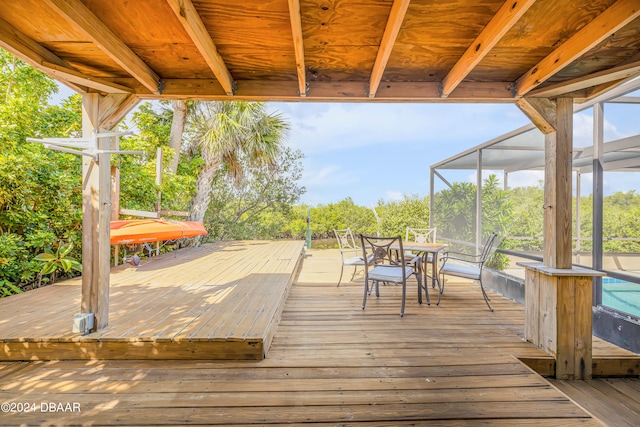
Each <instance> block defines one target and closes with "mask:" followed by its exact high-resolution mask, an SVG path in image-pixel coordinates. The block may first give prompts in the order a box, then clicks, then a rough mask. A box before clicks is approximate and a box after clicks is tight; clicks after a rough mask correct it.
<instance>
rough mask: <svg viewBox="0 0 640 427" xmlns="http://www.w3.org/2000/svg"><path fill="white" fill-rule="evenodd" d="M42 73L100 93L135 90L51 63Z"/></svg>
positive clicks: (43, 67)
mask: <svg viewBox="0 0 640 427" xmlns="http://www.w3.org/2000/svg"><path fill="white" fill-rule="evenodd" d="M41 69H42V71H44V72H45V73H46V74H48V75H50V76H52V77H54V78H57V79H60V80H64V81H67V82H71V83H75V84H79V85H82V86H86V87H88V88H91V89H95V90H97V91H99V92H106V93H132V92H133V89H131V88H128V87H126V86H122V85H119V84H117V83H113V82H110V81H108V80H104V79H98V78H96V77H87V76H85V75H84V74H82V73H80V72H78V71H75V70H73V69H71V68H67V67H61V66H59V65H56V64H51V63H49V62H46V61H45V62H43V63H42V67H41Z"/></svg>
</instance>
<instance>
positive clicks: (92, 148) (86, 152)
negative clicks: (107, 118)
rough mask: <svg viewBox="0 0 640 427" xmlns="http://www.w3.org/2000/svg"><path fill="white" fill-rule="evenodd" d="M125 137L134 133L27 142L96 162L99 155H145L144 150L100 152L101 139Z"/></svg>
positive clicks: (43, 139) (99, 134) (108, 133)
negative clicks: (85, 157) (89, 158)
mask: <svg viewBox="0 0 640 427" xmlns="http://www.w3.org/2000/svg"><path fill="white" fill-rule="evenodd" d="M123 135H134V133H133V132H131V131H126V132H105V133H97V132H94V133H93V137H92V138H27V142H37V143H39V144H42V145H44V147H45V148H49V149H51V150H56V151H60V152H62V153H67V154H74V155H76V156H88V157H92V158H93V160H95V161H96V162H97V161H98V154H139V155H142V154H144V151H142V150H98V139H99V138H111V137H114V136H116V137H118V136H123Z"/></svg>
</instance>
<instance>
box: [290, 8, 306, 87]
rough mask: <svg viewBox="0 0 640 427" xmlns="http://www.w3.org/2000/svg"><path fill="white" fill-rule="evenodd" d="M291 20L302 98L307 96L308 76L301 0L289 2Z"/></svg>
mask: <svg viewBox="0 0 640 427" xmlns="http://www.w3.org/2000/svg"><path fill="white" fill-rule="evenodd" d="M289 18H290V19H291V32H292V33H293V49H294V51H295V54H296V71H297V72H298V91H299V92H300V96H307V76H306V73H305V64H304V39H303V38H302V21H301V19H300V0H289Z"/></svg>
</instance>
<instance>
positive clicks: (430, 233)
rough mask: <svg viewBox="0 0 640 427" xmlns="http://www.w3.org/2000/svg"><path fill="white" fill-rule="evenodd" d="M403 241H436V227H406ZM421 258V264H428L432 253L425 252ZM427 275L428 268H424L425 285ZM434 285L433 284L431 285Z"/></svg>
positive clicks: (431, 258) (431, 259) (431, 260)
mask: <svg viewBox="0 0 640 427" xmlns="http://www.w3.org/2000/svg"><path fill="white" fill-rule="evenodd" d="M404 240H405V242H418V243H435V242H436V228H435V227H434V228H413V227H407V229H406V231H405V237H404ZM424 257H425V258H424V259H423V260H422V265H423V266H425V265H428V264H430V263H431V262H433V254H431V253H429V254H425V255H424ZM428 277H429V269H428V268H425V269H424V279H425V285H426V282H427V278H428ZM432 287H435V284H433V285H432Z"/></svg>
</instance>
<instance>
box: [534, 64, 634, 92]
mask: <svg viewBox="0 0 640 427" xmlns="http://www.w3.org/2000/svg"><path fill="white" fill-rule="evenodd" d="M638 74H640V61H637V62H633V63H631V64H626V65H621V66H619V67H614V68H610V69H608V70H605V71H600V72H597V73H593V74H589V75H586V76H583V77H579V78H576V79H572V80H567V81H565V82H562V83H558V84H554V85H551V86H547V87H545V88H542V89H536V90H533V91H531V92H529V94H528V95H527V96H529V97H542V98H555V97H557V96H560V95H563V94H566V93H570V92H574V91H576V90H581V89H586V88H589V87H592V86H599V85H602V84H606V83H611V82H616V81H619V80H623V79H626V78H628V77H634V76H637V75H638Z"/></svg>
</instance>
